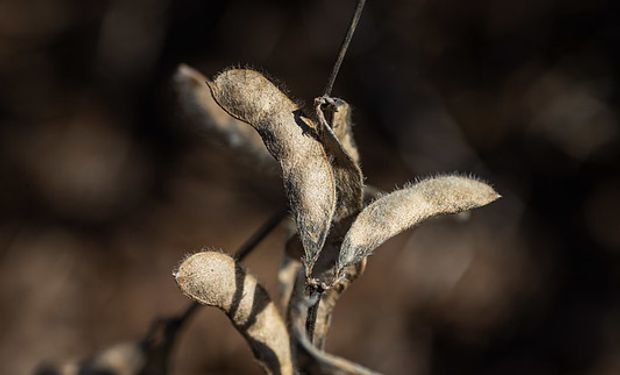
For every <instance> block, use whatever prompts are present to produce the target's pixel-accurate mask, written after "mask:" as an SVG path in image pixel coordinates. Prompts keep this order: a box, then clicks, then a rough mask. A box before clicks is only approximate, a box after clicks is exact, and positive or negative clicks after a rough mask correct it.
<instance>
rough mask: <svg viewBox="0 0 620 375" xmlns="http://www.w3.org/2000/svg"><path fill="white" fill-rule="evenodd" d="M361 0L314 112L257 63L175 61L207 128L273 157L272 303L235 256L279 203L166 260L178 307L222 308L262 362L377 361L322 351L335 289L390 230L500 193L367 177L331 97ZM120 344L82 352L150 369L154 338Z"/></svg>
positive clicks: (451, 183)
mask: <svg viewBox="0 0 620 375" xmlns="http://www.w3.org/2000/svg"><path fill="white" fill-rule="evenodd" d="M363 3H364V1H359V2H358V8H357V11H356V12H355V15H354V17H353V20H352V23H351V28H350V29H349V33H348V34H347V37H346V38H345V41H344V42H343V47H342V48H341V53H340V55H339V57H338V60H337V62H336V64H335V67H334V71H333V72H332V75H331V76H330V79H329V83H328V85H327V88H326V90H325V93H324V95H322V96H320V97H318V98H316V99H315V101H314V107H313V109H314V111H313V112H312V113H305V112H304V111H303V110H302V109H301V107H300V105H298V104H297V103H296V102H295V101H293V100H291V99H290V98H289V97H288V96H287V95H286V94H284V93H283V92H282V90H280V89H279V87H278V86H277V85H276V84H274V83H273V82H272V81H271V80H270V79H269V78H267V77H266V76H265V75H263V74H262V73H260V72H258V71H255V70H251V69H240V68H231V69H226V70H224V71H222V72H220V73H219V74H217V75H216V76H215V77H214V78H213V79H212V80H209V79H206V78H204V77H203V76H202V75H201V74H200V73H198V72H197V71H195V70H193V69H192V68H190V67H188V66H185V65H181V66H180V67H179V69H178V71H177V72H176V74H175V76H174V86H175V89H176V92H177V96H178V98H179V103H180V104H181V109H182V110H183V111H184V112H185V114H186V115H188V117H190V118H192V119H193V121H195V122H198V123H200V124H201V126H202V127H203V129H204V130H205V131H206V132H208V134H210V135H212V136H213V138H215V139H218V140H220V141H221V142H222V143H223V144H225V145H227V146H229V147H231V148H234V149H235V150H236V152H237V153H240V154H243V155H245V156H246V157H248V158H251V159H253V160H255V161H256V162H264V161H266V160H268V159H270V158H273V159H275V161H276V162H277V163H279V165H280V169H281V177H282V180H283V184H284V191H285V193H286V196H287V198H288V206H289V207H288V208H289V209H290V212H291V214H292V217H293V218H294V222H295V229H294V232H293V233H291V235H290V238H289V239H288V240H287V242H286V246H285V251H283V260H282V263H281V267H280V270H279V272H278V282H279V286H280V296H279V303H278V305H276V303H274V302H273V300H272V299H271V298H270V296H269V295H268V293H267V291H266V289H265V288H263V287H262V286H261V285H260V283H259V281H258V280H257V279H256V278H255V277H254V276H252V275H251V274H250V273H248V272H247V271H246V270H245V269H244V268H243V267H242V266H241V265H240V261H241V260H242V259H243V258H244V257H245V256H246V255H247V254H248V253H249V252H250V251H251V250H252V249H253V248H254V246H255V245H256V244H257V243H258V242H260V241H261V240H262V238H264V237H265V236H266V235H267V234H268V233H269V232H270V231H271V230H272V229H273V228H275V226H277V225H278V223H280V221H281V220H282V218H283V217H285V216H287V215H286V212H285V213H284V214H283V213H279V214H277V215H275V216H274V218H272V219H271V220H270V221H269V222H268V223H267V224H266V225H265V226H263V228H261V230H259V232H258V233H257V234H256V235H255V236H254V237H253V238H252V239H251V240H250V241H249V242H248V244H246V246H244V247H243V248H242V249H241V250H239V251H238V252H237V255H236V256H235V257H231V256H229V255H227V254H225V253H224V252H223V251H221V250H206V251H201V252H198V253H195V254H193V255H191V256H189V257H188V258H186V259H185V260H184V261H183V262H182V263H181V264H180V266H179V267H178V269H177V270H176V271H175V272H174V277H175V280H176V282H177V284H178V286H179V288H180V289H181V291H182V292H183V294H184V295H186V296H187V297H189V298H190V299H191V300H193V304H192V305H191V306H190V307H189V309H188V310H187V311H194V310H195V307H196V306H197V304H201V305H207V306H214V307H217V308H219V309H221V310H222V311H224V312H225V314H226V315H227V316H228V318H229V319H230V320H231V322H232V324H233V325H234V327H235V328H236V329H237V330H238V331H239V332H240V333H241V334H242V336H243V337H244V338H245V339H246V341H247V342H248V344H249V346H250V347H251V348H252V351H253V353H254V356H255V357H256V359H257V361H258V362H259V364H260V365H261V366H262V368H263V369H264V370H265V372H266V373H269V374H283V375H286V374H296V373H307V374H372V373H374V372H373V371H371V370H369V369H366V368H364V367H363V366H361V365H359V364H356V363H353V362H351V361H348V360H346V359H343V358H339V357H337V356H334V355H332V354H328V353H326V352H325V351H324V347H325V341H326V337H327V334H328V331H329V327H330V323H331V316H332V312H333V310H334V308H335V306H336V303H337V301H338V299H339V298H340V296H341V295H342V293H344V292H345V291H346V290H347V289H348V288H349V287H350V286H351V284H352V283H353V282H354V281H355V280H356V279H357V278H359V277H360V276H361V275H362V274H363V272H364V269H365V267H366V263H367V261H368V257H369V256H370V255H371V254H372V253H373V251H374V250H375V249H376V248H377V247H379V246H380V245H381V244H382V243H384V242H385V241H387V240H388V239H390V238H392V237H394V236H395V235H397V234H399V233H401V232H402V231H405V230H407V229H410V228H413V227H415V226H417V225H419V224H421V223H423V222H424V221H426V220H427V219H429V218H432V217H434V216H437V215H445V214H456V213H460V212H464V211H469V210H472V209H474V208H477V207H481V206H484V205H486V204H489V203H491V202H493V201H494V200H496V199H498V198H499V195H498V194H497V193H496V192H495V191H494V190H493V188H491V187H490V186H489V185H487V184H486V183H484V182H482V181H480V180H478V179H476V178H472V177H468V176H462V175H442V176H435V177H431V178H426V179H421V180H418V181H416V182H414V183H412V184H409V185H406V186H405V187H404V188H403V189H400V190H397V191H394V192H392V193H389V194H382V193H380V192H378V191H377V190H376V189H374V188H372V187H368V186H364V177H363V175H362V171H361V168H360V156H359V152H358V149H357V146H356V144H355V141H354V138H353V132H352V122H351V108H350V106H349V105H348V104H347V103H346V102H345V101H344V100H342V99H339V98H334V97H331V88H332V86H333V82H334V80H335V77H336V75H337V72H338V69H339V67H340V64H341V63H342V59H343V58H344V52H345V51H346V47H347V45H348V43H349V41H350V39H351V36H352V33H353V30H354V28H355V25H356V24H357V21H358V20H359V16H360V14H361V9H362V7H363ZM261 143H262V144H261ZM263 144H264V146H263ZM185 316H189V314H187V313H186V314H185ZM183 320H185V319H183ZM169 346H170V345H168V346H167V347H169ZM122 348H123V349H122V350H121V349H116V348H113V349H110V351H106V352H104V353H102V354H101V355H100V356H98V357H96V358H95V359H94V360H91V361H90V362H89V363H90V364H95V365H96V364H98V363H100V362H103V363H105V364H106V366H108V367H109V368H110V373H114V374H147V373H149V374H154V373H157V372H155V370H152V369H151V370H148V371H147V370H146V367H145V364H146V363H147V362H148V361H147V360H146V358H150V356H152V352H153V350H152V349H149V348H148V347H145V346H144V345H142V344H139V345H138V344H135V345H129V346H123V347H122ZM145 348H147V349H145ZM117 352H118V353H129V354H127V355H125V356H124V357H123V356H122V355H120V356H117V357H122V358H125V360H126V362H127V363H128V364H131V365H132V367H131V368H130V369H126V368H122V369H121V368H120V367H118V368H116V367H114V368H112V367H111V366H110V365H109V363H110V360H109V358H110V357H113V354H110V353H117ZM168 356H169V350H168V351H166V352H164V355H163V356H161V355H160V356H159V358H164V359H165V360H163V362H162V361H160V362H162V363H163V364H160V367H159V369H158V370H157V371H160V373H162V374H163V373H165V372H166V371H167V365H166V363H167V358H168ZM121 362H122V361H121ZM126 367H127V366H126ZM73 368H77V367H75V366H74V367H73ZM82 368H85V367H82ZM64 373H67V374H69V373H72V372H64ZM73 373H77V372H75V371H74V372H73ZM79 373H80V374H81V373H82V372H79Z"/></svg>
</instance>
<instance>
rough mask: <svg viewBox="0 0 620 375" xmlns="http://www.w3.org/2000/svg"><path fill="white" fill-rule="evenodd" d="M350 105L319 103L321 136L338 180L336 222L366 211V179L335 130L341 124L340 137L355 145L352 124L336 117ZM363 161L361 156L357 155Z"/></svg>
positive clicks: (329, 100)
mask: <svg viewBox="0 0 620 375" xmlns="http://www.w3.org/2000/svg"><path fill="white" fill-rule="evenodd" d="M344 107H346V108H348V105H346V103H345V102H344V101H343V100H341V99H336V98H327V97H320V98H316V99H315V110H316V114H317V118H318V120H319V135H320V137H321V141H322V143H323V146H324V147H325V151H326V152H327V155H328V156H330V158H331V159H332V168H333V173H334V179H335V180H336V195H337V203H336V211H335V212H334V217H333V220H334V222H336V223H337V222H339V221H340V220H342V219H344V218H347V217H350V216H352V215H355V214H357V213H358V212H359V211H360V210H361V209H362V199H363V196H364V177H363V175H362V170H361V169H360V167H359V165H358V162H357V160H356V159H354V158H353V157H352V156H351V155H350V153H349V152H348V150H347V148H345V146H344V143H343V142H341V140H340V138H339V137H338V135H337V134H336V132H335V129H334V126H335V124H334V120H336V119H337V120H338V125H337V128H338V130H339V134H340V136H342V137H343V139H346V140H347V141H348V142H349V144H348V145H349V146H351V145H352V144H353V143H352V142H353V138H352V134H350V132H349V131H348V130H347V128H348V127H349V126H348V124H346V123H344V124H343V123H342V122H343V121H346V120H345V119H344V118H343V116H342V115H340V116H338V117H336V115H337V114H338V111H339V110H342V111H344V110H345V108H344ZM357 157H358V158H359V155H357Z"/></svg>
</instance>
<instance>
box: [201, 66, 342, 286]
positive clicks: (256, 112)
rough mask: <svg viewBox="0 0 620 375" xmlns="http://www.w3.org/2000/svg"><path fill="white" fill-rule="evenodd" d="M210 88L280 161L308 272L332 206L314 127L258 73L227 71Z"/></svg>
mask: <svg viewBox="0 0 620 375" xmlns="http://www.w3.org/2000/svg"><path fill="white" fill-rule="evenodd" d="M209 86H210V87H211V92H212V94H213V97H214V98H215V100H216V102H217V103H218V104H219V105H220V106H221V107H222V108H223V109H224V110H225V111H226V112H228V113H229V114H230V115H232V116H233V117H235V118H237V119H239V120H242V121H245V122H247V123H248V124H250V125H252V126H253V127H254V128H255V129H256V130H257V131H258V132H259V134H260V135H261V137H262V138H263V142H264V143H265V146H267V149H268V150H269V152H270V153H271V154H272V155H273V156H274V157H275V158H276V160H278V161H279V162H280V165H281V167H282V178H283V180H284V187H285V189H286V193H287V196H288V200H289V204H290V207H291V210H292V211H293V214H294V216H295V221H296V223H297V231H298V233H299V234H300V237H301V240H302V244H303V247H304V252H305V256H304V263H305V266H306V269H307V272H308V274H310V272H311V270H312V267H313V265H314V262H315V261H316V258H317V257H318V255H319V252H320V251H321V249H322V247H323V244H324V242H325V238H326V236H327V233H328V231H329V227H330V224H331V221H332V216H333V214H334V210H335V205H336V186H335V182H334V176H333V173H332V167H331V165H330V163H329V160H328V159H327V156H326V154H325V150H324V148H323V145H322V144H321V143H320V142H319V141H318V139H317V138H318V134H317V129H316V125H315V124H314V123H313V122H312V121H311V120H310V119H308V118H306V117H304V116H303V115H302V114H301V111H300V109H299V106H297V105H296V104H295V103H293V101H291V100H290V99H289V98H288V97H287V96H286V95H285V94H284V93H282V91H280V90H279V89H278V88H277V87H276V86H275V85H274V84H273V83H271V82H270V81H269V80H268V79H267V78H265V76H263V75H262V74H261V73H259V72H256V71H253V70H248V69H230V70H226V71H224V72H222V73H220V74H219V75H218V76H217V77H215V79H214V80H213V82H211V83H210V84H209Z"/></svg>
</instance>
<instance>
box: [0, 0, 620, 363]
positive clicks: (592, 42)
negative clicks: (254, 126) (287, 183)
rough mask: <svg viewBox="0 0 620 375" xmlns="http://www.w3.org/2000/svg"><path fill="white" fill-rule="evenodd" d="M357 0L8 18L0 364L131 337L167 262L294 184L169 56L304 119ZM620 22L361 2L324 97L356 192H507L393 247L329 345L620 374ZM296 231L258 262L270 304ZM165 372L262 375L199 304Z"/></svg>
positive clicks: (223, 235) (552, 10)
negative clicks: (363, 183)
mask: <svg viewBox="0 0 620 375" xmlns="http://www.w3.org/2000/svg"><path fill="white" fill-rule="evenodd" d="M353 7H354V1H352V0H347V1H328V0H317V1H258V0H252V1H250V0H248V1H204V0H177V1H172V0H106V1H101V0H97V1H95V0H79V1H78V0H56V1H51V0H3V1H2V2H0V186H1V188H0V207H1V210H0V281H1V282H0V332H2V334H0V373H3V374H29V373H31V372H32V370H33V369H34V368H35V367H36V366H37V364H39V363H40V362H41V361H43V360H62V359H67V358H80V357H84V356H88V355H91V354H93V353H94V352H95V351H97V350H98V349H101V348H104V347H106V346H109V345H111V344H113V343H117V342H121V341H127V340H131V339H135V338H139V337H141V336H142V335H144V333H145V332H146V330H147V328H148V326H149V323H150V321H151V320H152V319H153V318H155V317H157V316H165V315H169V314H174V313H177V312H180V311H181V310H183V308H184V307H185V306H186V304H187V303H188V302H187V301H186V300H185V298H183V297H182V296H181V295H180V293H179V291H178V290H177V288H176V286H175V284H174V281H173V279H172V277H171V270H172V269H173V268H174V267H175V265H176V264H177V263H178V262H179V260H180V259H182V257H183V256H184V255H185V254H187V253H188V252H191V251H195V250H198V249H200V248H201V247H203V246H210V247H217V248H223V249H225V250H227V251H229V252H233V251H234V249H235V248H237V247H238V246H239V245H240V244H241V243H242V242H243V241H244V240H245V239H246V238H247V237H248V236H249V235H250V234H251V233H252V232H253V230H254V229H255V228H256V227H258V226H259V225H260V224H261V223H262V222H263V221H264V220H266V219H267V218H268V217H269V216H270V215H271V214H272V213H274V212H276V211H277V210H278V209H279V208H280V207H281V206H282V205H283V202H284V197H283V193H282V187H281V183H280V182H279V181H278V180H277V179H274V178H272V177H270V176H269V175H267V174H265V173H262V172H261V170H260V169H259V168H256V167H255V166H254V165H252V163H249V164H248V163H247V162H243V161H240V160H238V159H237V158H236V157H235V155H234V154H233V153H231V152H227V150H225V149H223V148H222V147H218V145H216V144H213V142H210V140H209V139H206V138H207V137H205V136H204V134H202V133H201V132H200V129H199V126H198V127H197V126H196V124H191V123H188V121H186V119H185V118H183V116H181V113H180V112H179V108H178V105H177V104H178V103H175V97H174V95H173V94H172V90H171V80H170V79H171V76H172V74H173V72H174V70H175V68H176V66H177V65H178V64H179V63H188V64H190V65H192V66H194V67H195V68H198V69H199V70H201V71H202V72H203V73H205V74H207V75H212V74H214V73H216V72H217V71H219V70H221V69H222V68H224V67H227V66H230V65H242V66H245V65H249V66H253V67H256V68H259V69H261V70H264V71H266V72H269V74H270V75H272V76H273V77H277V78H278V79H279V80H280V81H281V82H282V83H283V84H284V85H285V86H286V87H287V88H288V90H289V91H290V93H291V95H293V96H294V97H295V98H296V99H298V100H301V101H305V102H306V103H311V100H312V99H313V98H314V97H316V96H318V95H320V94H321V92H322V90H323V88H324V85H325V83H326V81H327V76H328V74H329V72H330V70H331V65H332V63H333V60H334V59H335V56H336V53H337V50H338V47H339V44H340V41H341V39H342V37H343V35H344V32H345V30H346V27H347V24H348V21H349V18H350V15H351V13H352V9H353ZM619 17H620V14H619V13H618V12H617V11H616V9H614V6H613V2H611V1H609V2H607V1H602V0H590V1H576V0H574V1H571V0H569V1H566V0H562V1H560V0H522V1H508V0H502V1H496V0H470V1H459V0H433V1H430V0H406V1H396V0H394V1H375V0H369V1H368V3H367V6H366V9H365V12H364V15H363V18H362V21H361V23H360V26H359V28H358V31H357V34H356V36H355V38H354V40H353V44H352V47H351V49H350V51H349V55H348V56H347V58H346V60H345V63H344V65H343V68H342V71H341V74H340V77H339V79H338V81H337V82H336V86H335V90H334V95H336V96H339V97H342V98H345V99H346V100H347V101H348V102H350V103H351V104H352V105H353V107H354V108H355V113H354V120H355V123H356V126H355V133H356V136H357V140H358V143H359V147H360V151H361V157H362V161H363V169H364V171H365V174H366V176H367V182H368V183H369V184H373V185H375V186H378V187H380V188H382V189H385V190H392V189H393V188H395V187H396V186H401V185H402V184H403V183H404V182H406V181H409V180H411V179H413V178H415V177H417V176H426V175H432V174H434V173H437V172H452V171H462V172H470V173H474V174H476V175H478V176H480V177H481V178H483V179H485V180H488V181H490V182H492V183H493V184H494V186H495V187H496V189H497V190H498V191H499V192H500V193H501V194H502V195H503V196H504V198H503V199H502V200H500V201H498V202H496V203H494V204H492V205H490V206H488V207H485V208H483V209H480V210H477V211H475V212H474V213H473V214H472V215H471V217H470V219H469V220H467V221H462V220H456V219H453V218H444V219H440V220H436V221H434V222H432V223H428V224H426V225H424V226H422V227H420V228H418V229H416V230H415V231H413V232H408V233H405V234H402V235H400V236H398V237H396V238H395V239H393V240H391V241H389V242H388V243H386V244H385V245H384V246H383V247H382V248H381V249H380V250H379V251H377V254H376V255H375V256H373V257H372V258H371V262H370V264H369V268H368V270H367V273H366V275H365V276H364V278H363V279H361V280H359V281H358V282H357V283H356V284H355V285H354V286H353V287H352V288H351V289H350V290H349V292H348V293H347V294H346V295H345V296H344V297H343V299H342V301H341V302H340V304H339V306H338V307H337V311H336V315H335V318H334V326H333V329H332V333H331V335H330V337H329V341H328V350H330V351H332V352H334V353H336V354H339V355H342V356H345V357H347V358H350V359H353V360H356V361H359V362H361V363H362V364H364V365H366V366H369V367H371V368H373V369H376V370H378V371H382V372H385V373H389V374H420V375H422V374H524V373H526V374H601V375H606V374H609V375H611V374H618V373H620V303H619V302H620V300H619V298H618V290H617V289H618V288H617V287H618V285H619V282H620V217H619V215H618V212H620V174H619V173H618V172H619V166H620V163H619V162H620V158H619V152H620V147H619V140H618V139H619V134H618V130H619V129H618V126H617V123H618V116H619V115H620V114H619V112H618V108H619V107H618V104H620V103H619V91H618V87H620V86H619V83H620V82H619V79H620V76H619V67H620V53H619V52H618V51H619V49H618V46H619V45H620V23H619V22H618V19H619ZM284 235H285V229H284V228H279V229H278V230H277V231H276V232H274V233H273V234H272V235H271V236H270V237H269V239H268V240H266V241H265V242H264V243H263V244H262V245H261V246H260V247H259V248H258V249H257V251H256V252H255V253H254V254H252V256H250V258H248V260H247V262H246V263H247V265H248V267H249V268H250V269H251V270H252V271H253V272H254V273H256V274H257V275H258V277H259V279H261V280H262V281H263V282H264V284H265V285H267V286H268V288H269V289H270V290H271V291H273V292H275V289H274V285H275V272H276V269H277V267H278V263H279V259H280V255H281V251H282V244H283V241H284ZM174 364H175V365H174V374H233V373H235V374H238V373H259V371H260V370H259V368H258V366H257V365H256V364H255V363H254V362H253V361H252V356H251V353H250V350H249V349H248V348H247V347H246V346H245V344H244V342H243V341H242V339H241V338H240V336H239V334H238V333H237V332H236V331H235V330H234V329H233V328H232V326H230V324H228V322H227V320H226V318H225V317H224V316H223V314H221V313H220V312H219V311H212V310H204V311H200V312H199V313H198V314H196V316H195V317H194V319H193V320H192V321H191V322H190V324H189V325H188V327H187V330H186V331H185V332H184V334H183V336H182V337H181V339H180V341H179V345H178V347H177V351H176V353H175V356H174Z"/></svg>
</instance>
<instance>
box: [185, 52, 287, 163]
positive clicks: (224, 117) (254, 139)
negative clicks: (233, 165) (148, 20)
mask: <svg viewBox="0 0 620 375" xmlns="http://www.w3.org/2000/svg"><path fill="white" fill-rule="evenodd" d="M207 82H208V79H207V77H205V76H203V75H202V74H201V73H200V72H198V71H197V70H195V69H193V68H191V67H189V66H187V65H185V64H181V65H179V67H178V68H177V70H176V72H175V74H174V76H173V84H174V89H175V93H176V96H177V102H178V105H179V107H180V109H181V111H182V113H183V114H184V115H185V117H186V118H187V119H188V120H189V121H190V122H191V123H192V124H193V125H194V126H196V127H198V128H199V129H200V130H201V132H204V133H206V135H207V136H208V137H209V138H210V140H213V141H215V142H218V143H221V144H223V145H225V146H226V147H228V148H230V149H232V150H234V151H235V152H236V153H238V155H239V156H240V157H242V158H244V159H247V160H248V161H250V160H251V161H252V162H253V163H257V162H258V163H259V164H260V165H265V166H268V165H269V166H270V165H273V164H275V160H274V159H273V157H272V156H271V154H270V153H269V151H267V149H266V148H265V145H264V144H263V141H262V139H261V137H260V135H259V134H258V133H257V132H256V130H254V129H253V128H251V127H249V126H248V125H247V124H246V123H245V122H243V121H240V120H237V119H236V118H234V117H232V116H231V115H229V114H228V113H227V112H226V111H224V110H223V109H222V108H221V107H220V106H219V105H218V104H217V103H216V102H215V100H214V99H213V96H212V95H211V90H210V89H209V86H208V84H207ZM267 170H270V168H267Z"/></svg>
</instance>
